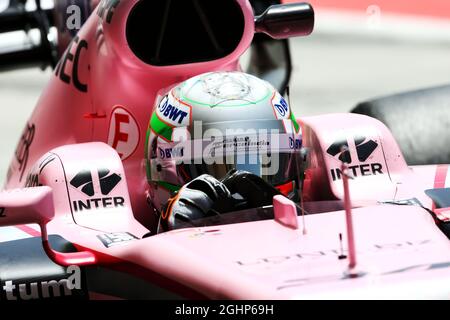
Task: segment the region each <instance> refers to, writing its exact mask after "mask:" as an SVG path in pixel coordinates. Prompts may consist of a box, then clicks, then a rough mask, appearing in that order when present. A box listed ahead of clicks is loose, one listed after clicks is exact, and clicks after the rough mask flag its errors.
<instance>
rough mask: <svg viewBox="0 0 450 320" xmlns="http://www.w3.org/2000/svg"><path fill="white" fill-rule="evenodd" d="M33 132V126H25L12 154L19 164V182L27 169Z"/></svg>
mask: <svg viewBox="0 0 450 320" xmlns="http://www.w3.org/2000/svg"><path fill="white" fill-rule="evenodd" d="M35 132H36V127H35V125H34V124H29V123H27V125H26V126H25V129H24V131H23V133H22V136H21V137H20V141H19V144H18V146H17V149H16V152H15V153H14V156H15V159H16V161H17V163H18V164H19V168H18V170H19V172H20V177H19V181H22V178H23V174H24V172H25V169H26V167H27V163H28V156H29V153H30V147H31V144H32V143H33V139H34V134H35Z"/></svg>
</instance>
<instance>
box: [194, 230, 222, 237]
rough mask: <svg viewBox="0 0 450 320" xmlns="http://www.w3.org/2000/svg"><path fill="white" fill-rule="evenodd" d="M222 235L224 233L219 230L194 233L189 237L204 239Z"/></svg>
mask: <svg viewBox="0 0 450 320" xmlns="http://www.w3.org/2000/svg"><path fill="white" fill-rule="evenodd" d="M221 234H222V232H221V231H220V230H219V229H214V230H202V231H200V232H197V233H194V234H191V235H189V238H198V237H203V236H208V235H211V236H220V235H221Z"/></svg>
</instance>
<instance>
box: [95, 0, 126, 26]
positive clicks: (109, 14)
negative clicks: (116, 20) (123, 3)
mask: <svg viewBox="0 0 450 320" xmlns="http://www.w3.org/2000/svg"><path fill="white" fill-rule="evenodd" d="M119 4H120V0H103V1H102V2H100V4H99V5H98V9H97V15H98V16H99V17H100V19H102V20H103V21H106V22H107V23H111V21H112V18H113V16H114V12H115V9H116V8H117V6H118V5H119Z"/></svg>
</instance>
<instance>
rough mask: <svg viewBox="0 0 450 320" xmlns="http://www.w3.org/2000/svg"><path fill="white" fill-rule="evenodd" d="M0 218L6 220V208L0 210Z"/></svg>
mask: <svg viewBox="0 0 450 320" xmlns="http://www.w3.org/2000/svg"><path fill="white" fill-rule="evenodd" d="M0 218H6V208H3V207H1V208H0Z"/></svg>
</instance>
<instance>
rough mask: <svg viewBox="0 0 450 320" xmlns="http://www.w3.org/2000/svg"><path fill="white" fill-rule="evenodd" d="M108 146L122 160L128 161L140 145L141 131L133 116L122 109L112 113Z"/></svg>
mask: <svg viewBox="0 0 450 320" xmlns="http://www.w3.org/2000/svg"><path fill="white" fill-rule="evenodd" d="M110 119H111V120H110V123H109V134H108V144H109V145H110V146H111V147H112V148H114V149H115V150H116V151H117V153H118V154H119V156H120V159H121V160H126V159H128V158H129V157H130V156H131V155H132V154H133V153H134V152H135V151H136V148H137V146H138V145H139V139H140V133H139V132H140V130H139V126H138V123H137V121H136V119H135V118H134V117H133V115H132V114H131V113H130V112H128V111H127V110H126V109H124V108H122V107H116V108H114V109H113V111H112V113H111V118H110Z"/></svg>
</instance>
